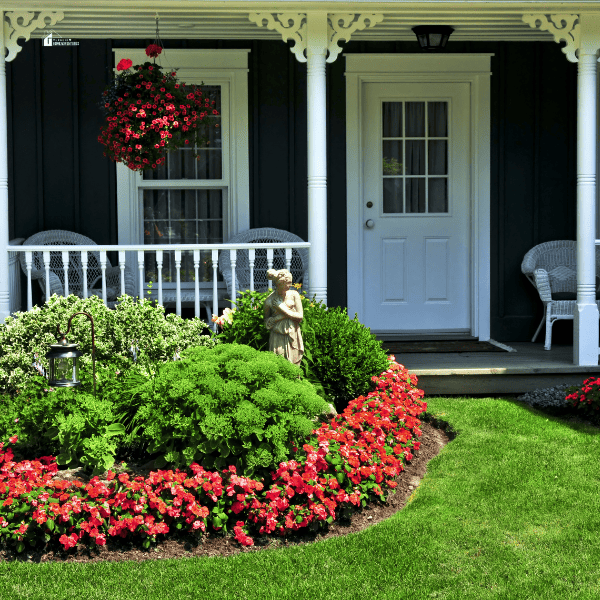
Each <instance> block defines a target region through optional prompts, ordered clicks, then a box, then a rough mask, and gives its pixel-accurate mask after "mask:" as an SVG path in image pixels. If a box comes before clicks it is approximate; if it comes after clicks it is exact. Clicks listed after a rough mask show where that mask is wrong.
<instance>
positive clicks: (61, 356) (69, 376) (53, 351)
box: [46, 312, 96, 396]
mask: <svg viewBox="0 0 600 600" xmlns="http://www.w3.org/2000/svg"><path fill="white" fill-rule="evenodd" d="M77 315H85V316H86V317H87V318H88V319H89V320H90V321H91V322H92V369H93V372H94V396H95V395H96V343H95V339H94V338H95V336H94V319H93V318H92V315H90V314H89V313H86V312H78V313H75V314H74V315H71V318H70V319H69V323H68V324H67V331H66V332H65V333H63V332H62V331H61V330H60V325H58V326H57V327H56V329H57V331H58V335H60V336H62V337H61V339H60V340H59V342H58V344H52V345H51V346H50V352H48V354H46V358H47V359H48V360H49V361H50V372H49V374H48V375H49V376H48V379H49V381H48V384H49V385H50V386H52V387H77V386H80V385H81V381H79V378H78V370H79V365H78V364H77V359H78V358H79V357H80V356H83V352H80V351H79V349H78V348H77V344H69V342H67V338H66V337H65V336H66V335H67V333H69V331H70V329H71V321H72V320H73V317H75V316H77Z"/></svg>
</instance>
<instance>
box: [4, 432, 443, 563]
mask: <svg viewBox="0 0 600 600" xmlns="http://www.w3.org/2000/svg"><path fill="white" fill-rule="evenodd" d="M436 425H437V423H431V424H430V423H426V422H423V423H422V425H421V429H422V432H423V435H422V436H421V438H420V441H421V447H420V449H419V451H418V452H415V453H414V456H413V459H412V460H411V461H410V462H409V463H408V464H407V465H406V467H405V470H404V471H403V472H402V473H401V474H400V475H399V476H398V477H397V478H396V482H397V483H398V486H397V487H396V488H395V489H394V490H390V492H389V495H388V499H387V501H386V502H385V503H382V502H378V501H373V502H371V503H369V504H367V506H366V507H364V508H361V509H356V512H355V513H354V514H353V515H352V516H351V517H350V518H349V519H346V520H340V521H334V522H333V523H332V524H331V525H329V526H328V527H327V529H324V530H322V531H320V532H317V533H313V532H310V531H308V532H302V533H300V532H295V533H292V534H290V535H288V536H283V537H280V536H262V537H255V538H254V544H255V545H254V546H248V547H243V546H241V545H240V544H239V543H238V542H237V541H236V540H235V539H234V538H233V537H232V536H229V535H227V536H224V535H223V534H219V533H217V532H210V531H209V532H208V533H207V534H204V535H203V536H202V537H201V538H200V540H199V541H198V540H196V539H195V538H194V539H192V538H191V537H189V536H186V535H185V534H182V535H180V536H176V535H173V536H171V534H169V535H170V537H169V538H168V539H166V540H160V538H159V540H160V541H159V542H158V544H157V545H156V546H154V547H150V548H149V549H148V550H146V549H144V548H142V547H141V546H139V544H136V543H135V542H133V541H130V540H123V539H121V538H117V539H115V538H109V540H108V543H107V545H106V546H101V547H98V546H94V547H89V548H88V547H85V546H83V545H81V544H79V545H78V546H76V547H75V548H72V549H71V550H70V551H68V552H65V551H64V550H63V549H62V546H61V545H60V544H59V543H58V542H57V543H56V546H55V547H52V548H45V549H43V550H35V549H32V550H31V551H28V550H25V551H24V552H22V553H20V554H17V553H16V552H14V550H12V548H10V547H4V546H2V547H0V561H15V560H16V561H20V562H38V563H40V562H63V563H93V562H100V561H123V560H133V561H136V562H139V561H144V560H153V559H167V558H181V557H191V556H231V555H234V554H239V553H241V552H260V551H263V550H266V549H268V548H284V547H289V546H295V545H301V544H307V543H311V542H315V541H319V540H326V539H329V538H333V537H339V536H343V535H348V534H350V533H357V532H359V531H363V530H364V529H367V528H368V527H371V526H372V525H375V524H376V523H379V522H381V521H383V520H385V519H387V518H389V517H391V516H392V515H394V514H395V513H396V512H398V511H399V510H402V508H403V507H404V506H405V505H406V503H407V501H408V498H409V497H410V495H411V494H412V493H413V491H414V490H415V489H416V488H417V487H418V486H419V484H420V482H421V479H423V477H424V475H425V472H426V470H427V463H428V462H429V461H430V460H431V459H432V458H433V457H435V456H437V455H438V454H439V452H440V450H441V449H442V448H443V447H444V446H445V445H446V444H447V443H448V442H449V441H450V440H451V439H453V438H454V434H453V433H452V432H451V431H448V433H446V431H445V430H444V429H442V428H438V427H436ZM60 478H61V479H66V478H67V477H65V474H64V472H63V473H62V474H61V477H60ZM69 478H75V475H74V474H73V473H71V474H70V477H69Z"/></svg>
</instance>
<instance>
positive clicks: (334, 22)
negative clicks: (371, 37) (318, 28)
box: [327, 13, 383, 63]
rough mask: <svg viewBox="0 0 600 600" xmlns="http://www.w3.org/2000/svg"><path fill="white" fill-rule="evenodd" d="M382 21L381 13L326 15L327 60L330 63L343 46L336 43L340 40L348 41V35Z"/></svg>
mask: <svg viewBox="0 0 600 600" xmlns="http://www.w3.org/2000/svg"><path fill="white" fill-rule="evenodd" d="M381 21H383V15H382V14H381V13H377V14H370V15H355V14H351V13H350V14H338V13H334V14H332V15H328V24H327V30H328V38H329V39H328V43H327V50H329V56H328V57H327V62H328V63H332V62H334V61H335V59H336V58H337V57H338V55H339V53H340V52H341V51H342V49H343V48H341V46H340V45H339V44H338V42H339V41H340V40H344V41H345V42H349V41H350V36H351V35H352V34H353V33H354V32H355V31H357V30H359V29H366V28H367V27H374V26H375V25H376V24H377V23H381Z"/></svg>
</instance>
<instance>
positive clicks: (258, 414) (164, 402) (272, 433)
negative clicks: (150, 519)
mask: <svg viewBox="0 0 600 600" xmlns="http://www.w3.org/2000/svg"><path fill="white" fill-rule="evenodd" d="M299 375H300V369H299V368H298V367H297V366H295V365H292V364H291V363H289V362H288V361H287V360H285V359H284V358H282V357H280V356H276V355H275V354H273V353H270V352H260V351H258V350H255V349H253V348H250V347H249V346H244V345H238V344H221V345H219V346H216V347H215V348H212V349H211V348H191V349H189V350H187V351H186V352H184V353H183V354H182V359H181V360H179V361H176V362H171V363H168V364H164V365H162V366H161V367H160V369H159V371H158V373H157V374H156V377H155V378H154V379H153V380H148V381H146V382H145V383H144V382H143V380H142V379H140V378H133V377H130V378H129V379H126V380H125V381H123V384H122V392H121V394H120V395H119V397H118V399H117V400H116V410H117V412H118V420H119V421H120V422H122V423H125V424H126V425H127V430H128V433H129V434H130V435H131V434H132V433H134V432H135V436H136V437H137V438H138V439H141V440H143V441H145V442H146V443H147V451H148V452H149V453H150V455H154V456H156V459H155V463H154V464H155V466H156V467H161V466H164V465H165V464H171V465H173V466H176V467H180V466H184V465H185V466H186V465H189V464H190V463H191V462H192V461H197V462H199V463H200V464H202V466H203V467H205V468H219V469H220V468H223V467H224V466H226V465H228V464H229V465H235V466H236V467H237V469H238V471H239V472H243V473H244V475H246V476H251V475H253V474H256V473H262V474H265V473H266V472H268V469H272V468H274V467H275V466H276V465H277V464H278V463H279V462H281V461H282V460H285V459H286V458H288V457H289V456H290V453H291V446H290V442H291V440H292V439H293V438H295V437H302V436H305V435H308V434H309V433H310V432H311V430H312V428H313V426H314V424H313V422H312V421H311V419H312V418H314V417H316V416H317V415H319V414H320V413H321V412H322V411H323V410H325V409H326V404H325V403H324V401H323V400H322V399H321V398H320V397H319V396H318V395H317V394H316V392H315V390H314V388H313V386H311V385H310V384H309V383H308V382H306V381H302V380H301V379H300V378H299ZM134 428H135V429H134Z"/></svg>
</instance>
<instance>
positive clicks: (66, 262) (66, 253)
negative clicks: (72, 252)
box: [62, 250, 69, 296]
mask: <svg viewBox="0 0 600 600" xmlns="http://www.w3.org/2000/svg"><path fill="white" fill-rule="evenodd" d="M62 262H63V271H64V272H65V296H68V295H69V251H68V250H63V251H62Z"/></svg>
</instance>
